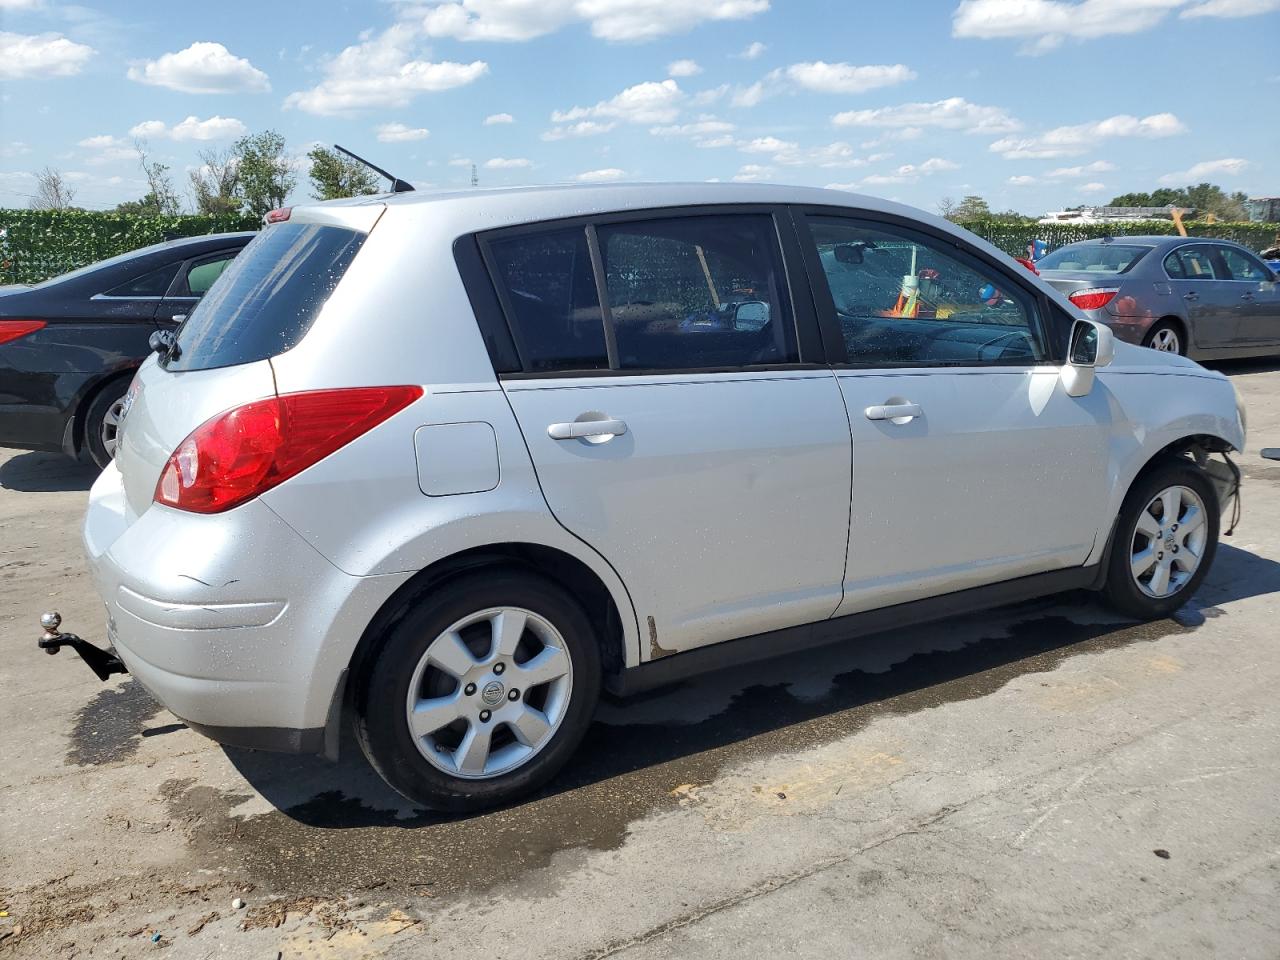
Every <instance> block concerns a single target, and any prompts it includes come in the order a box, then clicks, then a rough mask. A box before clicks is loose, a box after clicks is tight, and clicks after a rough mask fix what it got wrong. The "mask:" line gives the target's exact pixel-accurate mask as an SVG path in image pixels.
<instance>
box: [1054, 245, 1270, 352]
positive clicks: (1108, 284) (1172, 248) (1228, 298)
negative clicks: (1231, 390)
mask: <svg viewBox="0 0 1280 960" xmlns="http://www.w3.org/2000/svg"><path fill="white" fill-rule="evenodd" d="M1037 267H1038V268H1039V270H1040V274H1041V276H1043V277H1044V279H1045V280H1047V281H1048V282H1049V283H1051V284H1052V285H1053V286H1055V287H1057V288H1058V289H1059V290H1061V291H1062V293H1063V294H1064V295H1065V296H1066V297H1067V298H1068V299H1070V300H1071V302H1072V303H1074V304H1075V305H1076V306H1077V307H1078V308H1079V309H1080V310H1082V311H1084V314H1085V316H1087V317H1088V318H1089V319H1091V320H1095V321H1098V322H1100V323H1106V324H1108V325H1109V326H1110V327H1111V329H1112V330H1114V331H1115V334H1116V336H1117V337H1119V338H1120V339H1121V340H1126V341H1128V342H1129V343H1136V344H1141V345H1142V346H1145V347H1152V348H1153V349H1156V350H1165V351H1168V352H1171V353H1181V354H1184V355H1186V356H1189V357H1193V358H1194V359H1197V360H1221V359H1228V358H1231V357H1254V356H1265V355H1267V354H1280V283H1277V277H1276V275H1275V273H1273V272H1272V270H1271V268H1270V267H1268V266H1267V265H1266V264H1264V263H1263V262H1262V260H1261V259H1259V258H1258V257H1257V256H1256V255H1255V254H1253V253H1251V252H1250V251H1249V250H1247V249H1246V248H1244V247H1242V246H1240V245H1239V244H1236V243H1229V242H1227V241H1224V240H1204V239H1200V238H1197V237H1116V238H1111V237H1107V238H1104V239H1101V240H1083V241H1081V242H1080V243H1072V244H1069V245H1067V246H1065V247H1061V248H1059V249H1057V250H1055V251H1053V252H1052V253H1050V254H1048V255H1047V256H1046V257H1044V258H1043V259H1042V260H1041V261H1040V262H1039V263H1038V264H1037Z"/></svg>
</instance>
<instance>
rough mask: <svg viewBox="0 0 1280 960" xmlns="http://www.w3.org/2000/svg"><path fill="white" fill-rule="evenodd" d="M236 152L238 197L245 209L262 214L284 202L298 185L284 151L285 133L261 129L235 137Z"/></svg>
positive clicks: (258, 214)
mask: <svg viewBox="0 0 1280 960" xmlns="http://www.w3.org/2000/svg"><path fill="white" fill-rule="evenodd" d="M234 150H235V155H236V159H237V170H238V172H239V175H240V199H241V202H242V203H243V204H244V206H245V207H246V212H247V213H250V214H252V215H253V216H255V217H261V216H263V215H265V214H266V213H267V211H268V210H274V209H275V208H276V207H282V206H284V202H285V199H286V198H287V197H288V196H289V193H290V191H292V190H293V188H294V186H296V185H297V182H298V179H297V177H295V176H294V175H293V165H292V163H290V161H289V158H288V157H287V156H286V155H285V148H284V137H282V136H280V134H278V133H276V132H275V131H274V130H264V131H262V132H261V133H255V134H253V135H252V136H248V137H241V138H240V139H239V140H237V141H236V145H235V148H234Z"/></svg>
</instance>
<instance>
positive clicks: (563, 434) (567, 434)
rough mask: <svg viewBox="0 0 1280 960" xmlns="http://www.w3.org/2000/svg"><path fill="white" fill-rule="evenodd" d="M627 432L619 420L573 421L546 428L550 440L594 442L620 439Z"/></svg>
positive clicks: (554, 424)
mask: <svg viewBox="0 0 1280 960" xmlns="http://www.w3.org/2000/svg"><path fill="white" fill-rule="evenodd" d="M626 432H627V425H626V424H625V423H623V422H622V421H621V420H574V421H573V422H572V423H553V424H551V426H549V427H547V436H549V437H550V438H551V439H552V440H595V441H596V442H600V441H602V440H607V439H609V438H610V437H620V436H622V435H623V434H624V433H626Z"/></svg>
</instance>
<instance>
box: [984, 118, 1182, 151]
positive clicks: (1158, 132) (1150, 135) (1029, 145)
mask: <svg viewBox="0 0 1280 960" xmlns="http://www.w3.org/2000/svg"><path fill="white" fill-rule="evenodd" d="M1186 132H1187V127H1186V125H1185V124H1184V123H1183V122H1182V121H1181V120H1179V119H1178V118H1177V117H1175V116H1174V115H1173V114H1172V113H1153V114H1152V115H1151V116H1149V117H1143V118H1142V119H1138V118H1137V117H1133V116H1130V115H1129V114H1126V113H1122V114H1117V115H1116V116H1114V117H1107V119H1105V120H1098V121H1096V122H1094V123H1080V124H1075V125H1074V126H1068V127H1055V128H1054V129H1052V130H1049V131H1047V132H1045V133H1041V134H1038V135H1036V136H1033V137H1004V138H1003V139H1000V140H997V141H996V142H995V143H993V144H991V150H992V151H994V152H995V153H998V154H1000V155H1001V156H1003V157H1005V158H1007V159H1009V160H1043V159H1046V158H1049V157H1069V156H1072V155H1074V154H1080V153H1086V152H1088V151H1089V150H1090V149H1092V148H1093V147H1096V146H1097V145H1098V144H1099V143H1101V142H1102V141H1103V140H1111V139H1114V138H1116V137H1140V138H1142V139H1146V140H1153V139H1158V138H1161V137H1172V136H1175V135H1177V134H1180V133H1186Z"/></svg>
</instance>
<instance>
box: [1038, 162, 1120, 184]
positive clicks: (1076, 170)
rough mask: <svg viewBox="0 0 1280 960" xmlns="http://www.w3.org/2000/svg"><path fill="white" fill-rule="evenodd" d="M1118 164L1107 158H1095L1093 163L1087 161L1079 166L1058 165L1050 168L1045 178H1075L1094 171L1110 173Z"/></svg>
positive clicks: (1085, 175)
mask: <svg viewBox="0 0 1280 960" xmlns="http://www.w3.org/2000/svg"><path fill="white" fill-rule="evenodd" d="M1115 168H1116V165H1115V164H1114V163H1108V162H1107V161H1106V160H1095V161H1094V162H1093V163H1086V164H1084V165H1083V166H1079V167H1058V168H1057V169H1056V170H1050V171H1049V172H1048V173H1046V174H1045V178H1046V179H1049V180H1055V179H1074V178H1076V177H1087V176H1089V175H1090V174H1093V173H1108V172H1109V171H1111V170H1114V169H1115Z"/></svg>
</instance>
